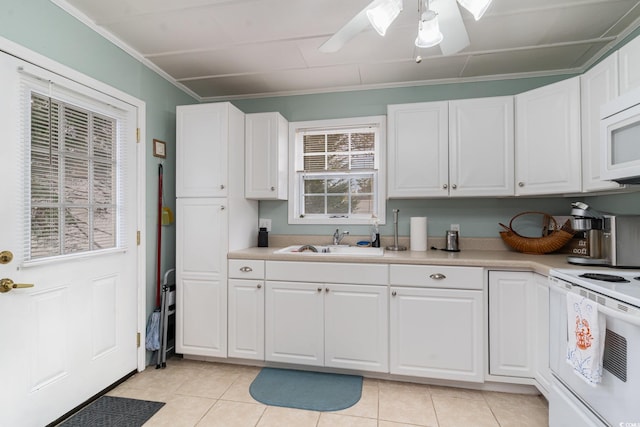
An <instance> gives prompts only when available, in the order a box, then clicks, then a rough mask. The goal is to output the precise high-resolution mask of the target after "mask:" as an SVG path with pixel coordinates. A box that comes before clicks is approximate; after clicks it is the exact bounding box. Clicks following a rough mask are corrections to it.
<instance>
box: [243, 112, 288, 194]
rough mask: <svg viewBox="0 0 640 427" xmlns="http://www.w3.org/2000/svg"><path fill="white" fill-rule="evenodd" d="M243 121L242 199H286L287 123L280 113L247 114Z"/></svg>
mask: <svg viewBox="0 0 640 427" xmlns="http://www.w3.org/2000/svg"><path fill="white" fill-rule="evenodd" d="M245 118H246V121H245V129H246V132H245V147H246V157H245V176H246V180H245V185H246V187H245V197H246V198H247V199H258V200H287V189H288V185H287V177H288V166H287V165H288V131H289V129H288V123H287V120H286V119H285V118H284V117H282V115H280V113H255V114H247V115H246V116H245Z"/></svg>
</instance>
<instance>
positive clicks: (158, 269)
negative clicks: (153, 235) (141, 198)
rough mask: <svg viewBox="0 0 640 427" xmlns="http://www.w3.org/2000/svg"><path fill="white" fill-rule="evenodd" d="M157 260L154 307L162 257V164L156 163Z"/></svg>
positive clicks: (158, 304)
mask: <svg viewBox="0 0 640 427" xmlns="http://www.w3.org/2000/svg"><path fill="white" fill-rule="evenodd" d="M157 258H158V260H157V261H158V262H157V265H156V308H160V274H161V273H160V272H161V266H160V262H161V258H162V165H161V164H160V165H158V257H157Z"/></svg>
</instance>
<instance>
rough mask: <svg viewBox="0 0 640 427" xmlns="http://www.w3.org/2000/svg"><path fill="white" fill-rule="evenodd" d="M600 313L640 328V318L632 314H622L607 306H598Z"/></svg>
mask: <svg viewBox="0 0 640 427" xmlns="http://www.w3.org/2000/svg"><path fill="white" fill-rule="evenodd" d="M598 311H599V312H600V313H603V314H605V315H607V316H609V317H613V318H614V319H618V320H621V321H623V322H625V323H631V324H632V325H634V326H639V327H640V316H633V315H631V314H626V313H622V312H620V311H618V310H614V309H612V308H609V307H607V306H604V305H601V304H598Z"/></svg>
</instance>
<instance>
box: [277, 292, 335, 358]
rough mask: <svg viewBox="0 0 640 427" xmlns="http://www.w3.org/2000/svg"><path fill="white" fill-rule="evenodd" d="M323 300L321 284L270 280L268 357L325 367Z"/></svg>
mask: <svg viewBox="0 0 640 427" xmlns="http://www.w3.org/2000/svg"><path fill="white" fill-rule="evenodd" d="M323 303H324V295H323V288H322V286H321V285H317V284H314V283H296V282H272V281H267V292H266V298H265V348H266V354H265V358H266V360H269V361H274V362H290V363H297V364H301V365H316V366H322V365H323V364H324V316H323Z"/></svg>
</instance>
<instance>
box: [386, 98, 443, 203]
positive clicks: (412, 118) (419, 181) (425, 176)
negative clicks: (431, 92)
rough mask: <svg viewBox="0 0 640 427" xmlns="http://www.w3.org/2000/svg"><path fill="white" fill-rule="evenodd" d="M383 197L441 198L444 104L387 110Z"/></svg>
mask: <svg viewBox="0 0 640 427" xmlns="http://www.w3.org/2000/svg"><path fill="white" fill-rule="evenodd" d="M387 120H388V139H387V144H388V160H387V161H388V176H387V186H388V188H387V195H388V197H396V198H412V197H443V196H447V195H448V193H449V190H448V184H449V176H448V173H449V172H448V156H449V154H448V150H449V141H448V140H449V135H448V103H447V102H446V101H444V102H421V103H415V104H399V105H389V106H387Z"/></svg>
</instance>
